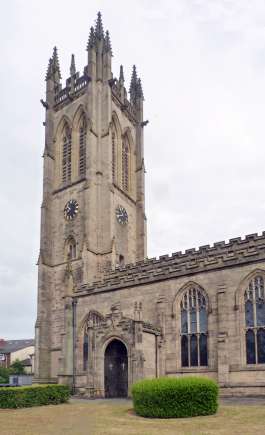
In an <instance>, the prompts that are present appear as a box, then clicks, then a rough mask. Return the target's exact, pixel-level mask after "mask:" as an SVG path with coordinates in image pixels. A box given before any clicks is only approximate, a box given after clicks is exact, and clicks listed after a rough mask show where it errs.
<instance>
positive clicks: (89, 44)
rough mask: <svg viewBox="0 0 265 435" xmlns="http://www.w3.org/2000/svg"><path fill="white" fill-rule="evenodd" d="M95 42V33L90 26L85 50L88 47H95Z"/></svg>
mask: <svg viewBox="0 0 265 435" xmlns="http://www.w3.org/2000/svg"><path fill="white" fill-rule="evenodd" d="M95 42H96V35H95V30H94V27H93V26H92V27H90V33H89V37H88V41H87V47H86V48H87V50H89V48H93V47H95Z"/></svg>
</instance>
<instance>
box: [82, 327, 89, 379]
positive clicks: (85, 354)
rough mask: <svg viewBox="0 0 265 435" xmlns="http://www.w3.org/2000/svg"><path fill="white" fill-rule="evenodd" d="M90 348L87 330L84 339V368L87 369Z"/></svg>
mask: <svg viewBox="0 0 265 435" xmlns="http://www.w3.org/2000/svg"><path fill="white" fill-rule="evenodd" d="M88 348H89V341H88V333H87V331H86V330H85V332H84V341H83V368H84V370H87V367H88Z"/></svg>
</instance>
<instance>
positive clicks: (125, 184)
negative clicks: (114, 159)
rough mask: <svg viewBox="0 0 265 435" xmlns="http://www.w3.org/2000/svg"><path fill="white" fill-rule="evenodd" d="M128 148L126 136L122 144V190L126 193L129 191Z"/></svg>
mask: <svg viewBox="0 0 265 435" xmlns="http://www.w3.org/2000/svg"><path fill="white" fill-rule="evenodd" d="M129 169H130V147H129V141H128V138H127V136H125V138H124V139H123V142H122V188H123V189H124V190H126V191H128V190H129V182H130V174H129Z"/></svg>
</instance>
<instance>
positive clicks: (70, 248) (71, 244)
mask: <svg viewBox="0 0 265 435" xmlns="http://www.w3.org/2000/svg"><path fill="white" fill-rule="evenodd" d="M66 251H67V252H66V253H67V259H68V260H74V259H75V258H76V241H75V239H74V238H73V237H70V238H69V239H68V240H67V244H66Z"/></svg>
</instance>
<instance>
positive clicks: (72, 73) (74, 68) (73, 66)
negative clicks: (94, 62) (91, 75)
mask: <svg viewBox="0 0 265 435" xmlns="http://www.w3.org/2000/svg"><path fill="white" fill-rule="evenodd" d="M75 73H76V67H75V55H74V54H72V56H71V66H70V75H71V77H72V76H74V75H75Z"/></svg>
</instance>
